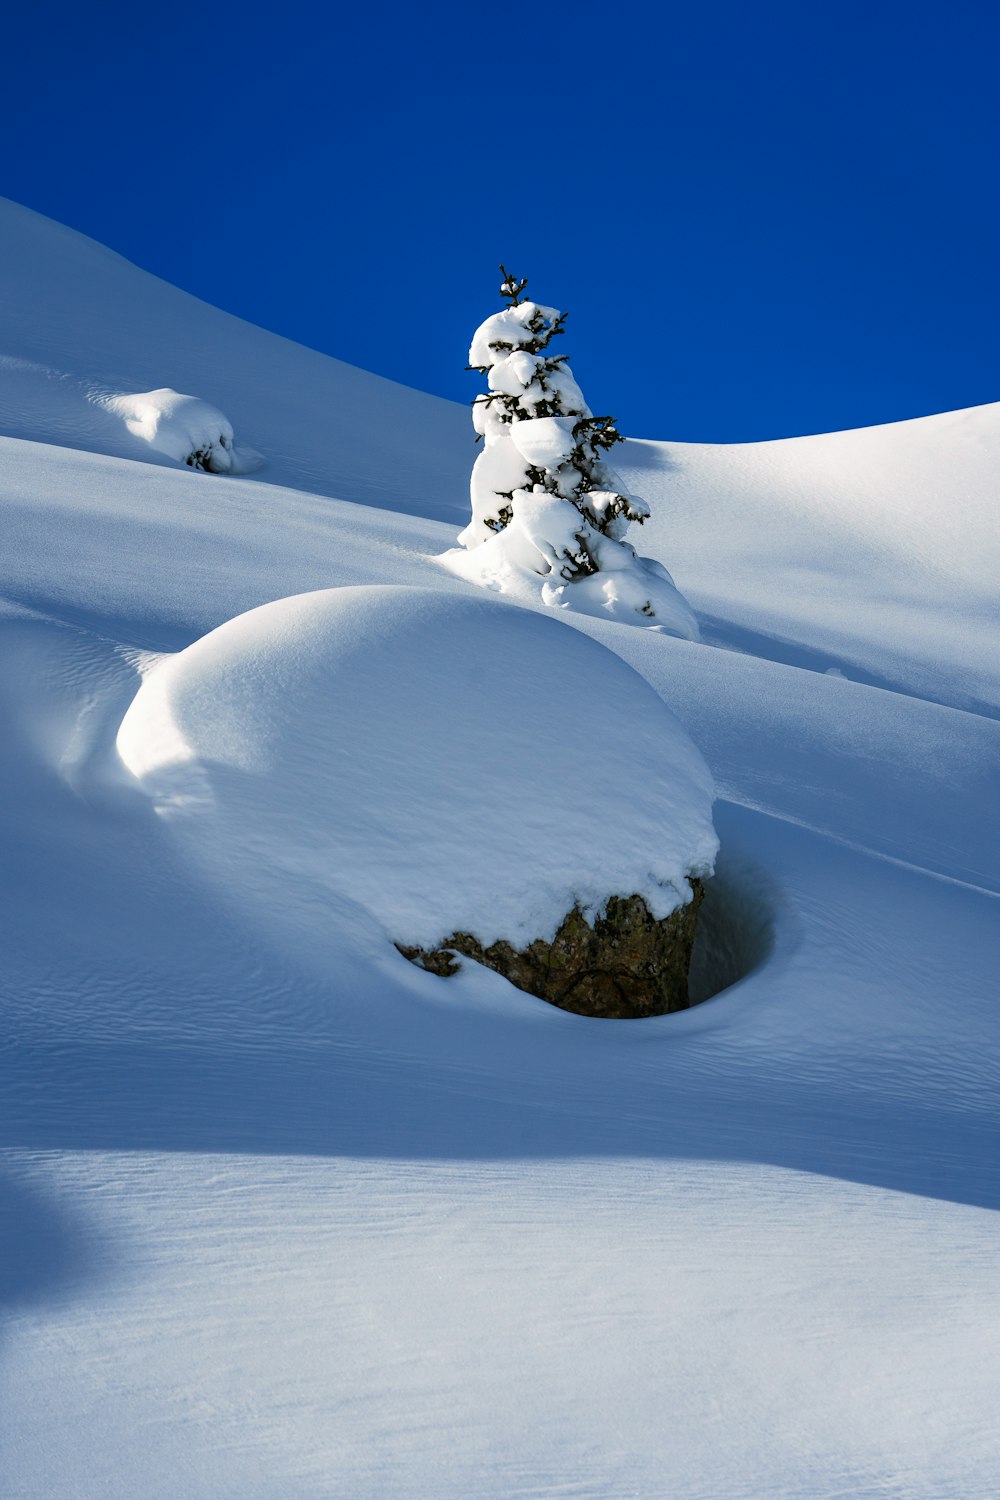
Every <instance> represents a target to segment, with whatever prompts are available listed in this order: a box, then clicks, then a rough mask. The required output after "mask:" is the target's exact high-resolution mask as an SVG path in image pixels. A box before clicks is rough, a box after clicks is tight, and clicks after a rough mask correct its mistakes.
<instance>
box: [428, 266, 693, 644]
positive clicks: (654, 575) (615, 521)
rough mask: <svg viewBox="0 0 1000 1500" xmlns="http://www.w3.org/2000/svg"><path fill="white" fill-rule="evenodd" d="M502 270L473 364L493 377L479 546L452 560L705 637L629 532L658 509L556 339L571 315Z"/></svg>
mask: <svg viewBox="0 0 1000 1500" xmlns="http://www.w3.org/2000/svg"><path fill="white" fill-rule="evenodd" d="M500 274H501V277H502V282H501V286H500V295H501V297H502V298H503V300H504V302H505V303H506V304H507V305H506V306H505V307H504V309H503V310H502V311H501V312H498V313H494V314H493V316H492V317H489V318H487V319H486V321H485V323H483V324H482V325H481V326H480V327H479V328H478V329H477V330H476V333H475V335H474V337H473V340H472V347H471V349H470V351H469V368H470V369H473V370H478V371H479V372H480V373H481V374H484V375H485V376H486V381H487V385H488V387H489V389H488V392H487V393H486V394H484V395H480V396H478V397H477V398H476V400H475V401H474V402H473V408H472V415H473V423H474V426H475V428H476V433H477V442H478V441H480V440H482V441H483V451H482V453H481V454H480V455H479V457H478V459H477V460H476V464H475V467H474V468H473V471H472V483H471V491H472V519H471V521H470V522H469V525H468V526H467V527H466V528H465V530H464V531H463V532H462V533H461V535H460V536H459V539H458V540H459V542H460V543H461V544H462V546H463V547H464V548H466V549H467V551H469V552H471V553H474V554H476V555H475V558H473V557H470V558H469V560H468V563H463V562H460V561H459V560H458V559H457V558H456V556H455V555H454V554H447V557H448V560H449V563H450V565H451V566H453V567H454V568H455V570H456V571H458V572H461V573H462V574H463V575H464V576H466V577H475V578H476V579H477V581H479V582H483V583H488V584H490V585H491V586H493V587H500V588H506V587H509V586H510V581H511V579H512V578H513V577H514V575H515V574H520V575H522V576H523V575H524V574H526V573H527V574H531V575H533V576H535V577H536V578H540V579H541V580H542V588H541V593H542V598H543V600H544V602H545V603H546V604H554V605H561V606H563V607H570V608H575V609H582V610H584V611H586V612H587V613H595V614H611V615H613V616H615V617H617V618H631V619H632V620H633V621H634V623H636V624H644V625H658V626H659V627H660V628H662V629H666V630H669V631H671V632H672V633H674V634H678V635H684V636H687V637H690V638H697V627H696V625H695V623H694V617H693V616H692V615H691V612H690V609H689V608H688V606H687V604H686V602H685V601H684V600H683V599H682V598H681V596H680V595H679V594H678V593H677V591H676V589H675V588H674V586H673V581H672V579H671V578H670V575H669V573H668V572H667V571H666V569H665V568H663V567H662V566H661V565H660V564H659V563H657V562H655V561H653V560H652V559H649V558H640V557H638V556H637V554H636V552H635V551H634V549H633V548H632V547H631V546H630V545H629V544H628V543H627V542H626V541H625V540H624V538H625V533H626V531H627V530H628V527H629V525H630V524H631V522H633V521H637V522H640V523H641V522H642V521H644V520H645V519H646V517H647V516H648V515H649V509H648V507H647V505H646V503H645V501H644V500H641V499H639V497H638V496H636V495H632V494H630V493H629V492H628V490H627V489H626V488H625V487H624V485H623V483H622V481H621V479H620V478H619V476H618V475H617V474H616V473H615V471H614V469H613V468H612V467H611V465H610V464H609V463H608V461H607V457H606V455H607V454H608V453H609V452H610V450H611V449H612V448H614V446H615V444H617V443H620V442H621V441H622V436H621V434H620V432H619V431H618V428H617V426H616V423H615V420H614V418H613V417H610V416H595V415H594V414H593V412H592V411H591V410H590V407H589V406H588V405H587V403H586V401H585V400H584V398H583V392H582V391H581V390H580V387H579V386H578V385H577V383H576V380H575V379H574V377H573V372H572V370H571V369H570V367H569V363H568V357H567V356H566V355H565V354H557V353H554V352H553V350H552V347H551V346H552V342H553V340H554V339H556V338H558V337H559V336H561V335H562V333H563V330H564V325H565V322H566V314H565V313H564V312H559V311H558V310H557V309H556V308H554V307H546V306H543V305H542V304H540V303H537V302H531V301H527V300H522V296H523V293H524V291H525V289H526V287H527V284H528V283H527V281H526V280H524V279H519V278H517V277H515V276H512V275H511V274H510V273H509V272H508V271H507V269H506V268H505V267H504V266H502V265H501V267H500ZM636 616H638V617H639V618H638V619H636V618H635V617H636Z"/></svg>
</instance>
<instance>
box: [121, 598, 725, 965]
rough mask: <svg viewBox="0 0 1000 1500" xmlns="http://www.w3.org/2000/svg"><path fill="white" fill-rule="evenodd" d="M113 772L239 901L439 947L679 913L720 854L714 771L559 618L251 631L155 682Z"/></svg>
mask: <svg viewBox="0 0 1000 1500" xmlns="http://www.w3.org/2000/svg"><path fill="white" fill-rule="evenodd" d="M118 751H119V754H120V755H121V757H122V760H123V761H124V763H125V765H126V766H127V767H128V768H129V770H130V771H132V772H133V774H134V775H135V776H137V777H138V778H139V779H140V780H141V781H142V783H143V784H144V785H145V786H146V787H147V788H148V790H149V792H150V795H151V796H152V797H153V798H154V800H155V802H156V804H157V807H158V809H159V811H160V812H161V813H162V814H163V815H164V816H165V817H167V818H168V819H169V820H170V821H171V823H172V824H174V825H175V826H177V827H178V830H179V831H180V832H181V834H182V836H186V837H188V838H190V839H193V841H194V842H195V844H196V845H197V846H199V848H200V849H201V850H202V853H203V857H204V858H205V860H206V862H207V863H208V864H209V865H210V866H211V867H212V868H213V869H214V870H216V871H217V872H218V874H219V878H220V879H221V881H222V883H223V885H224V886H225V887H226V888H227V889H230V890H231V889H232V886H233V884H234V883H235V882H239V885H240V888H241V894H242V893H243V892H244V890H245V891H246V893H247V894H249V893H251V892H252V893H254V894H256V896H257V898H258V899H259V900H260V902H261V905H262V906H263V907H264V910H265V912H266V911H270V912H277V913H279V914H282V915H285V914H287V908H288V907H289V906H294V912H295V917H296V919H297V921H298V922H299V923H300V924H302V925H311V926H313V927H315V926H316V924H317V923H318V924H319V926H320V928H321V929H322V928H325V927H326V926H327V925H328V923H329V917H328V916H327V915H326V914H325V913H326V909H327V908H328V907H329V906H331V905H333V904H337V903H342V902H343V901H345V900H348V901H356V902H357V903H358V904H359V905H360V906H362V907H364V909H365V910H366V911H368V912H370V913H371V914H372V915H373V916H375V917H376V918H377V919H378V920H379V921H380V922H381V924H382V926H383V928H384V930H385V932H386V934H387V936H388V937H389V938H390V939H391V940H393V941H396V942H400V943H405V944H408V945H415V946H420V947H425V948H426V947H436V946H437V945H438V944H439V943H441V942H442V941H443V940H444V939H445V938H446V937H448V935H449V934H450V933H453V932H458V931H461V932H472V933H475V935H476V936H477V937H479V938H480V940H481V941H482V942H483V943H485V944H487V945H488V944H490V943H494V942H497V941H498V940H499V939H501V938H505V939H506V940H507V941H508V942H511V943H513V944H514V945H515V946H517V947H525V946H527V944H528V943H530V942H531V941H532V940H533V939H534V938H538V937H542V938H547V939H551V938H552V937H553V936H554V935H555V931H556V928H557V927H558V926H559V923H560V922H561V921H562V919H563V917H565V916H566V914H567V912H568V911H570V910H571V908H572V907H573V906H574V905H579V906H581V907H582V908H583V909H584V910H585V911H586V912H587V913H588V914H589V915H591V916H592V917H593V916H596V915H597V914H598V913H599V912H600V911H601V910H602V909H603V907H604V905H605V902H606V900H607V898H608V896H611V895H616V894H617V895H631V894H633V893H634V894H637V895H640V896H642V897H643V898H644V899H645V901H646V904H647V906H648V907H649V908H650V910H651V911H652V912H653V914H654V916H657V917H666V916H669V915H670V913H671V912H672V911H674V910H675V909H676V908H677V907H678V906H681V905H684V904H685V903H686V902H687V901H689V900H690V897H691V889H690V886H689V885H688V882H687V878H686V877H687V876H688V875H689V874H690V875H697V876H701V877H706V876H708V875H710V874H711V873H712V868H713V862H714V859H715V854H716V850H717V845H718V841H717V839H716V837H715V833H714V830H713V828H712V815H711V806H712V795H713V792H712V780H711V776H710V775H709V772H708V768H707V766H706V765H705V762H704V761H703V760H702V758H701V756H700V755H699V754H698V751H697V750H696V749H695V747H694V745H693V744H692V743H691V741H690V739H689V738H688V736H687V735H686V734H685V732H684V730H683V729H682V728H681V727H680V725H679V724H678V722H677V720H676V719H675V718H674V716H673V714H672V713H671V712H670V710H669V709H668V708H666V706H665V705H664V703H663V701H662V700H661V699H660V698H659V697H658V696H657V695H656V693H655V692H653V691H652V689H651V688H650V687H649V684H648V683H647V682H645V681H644V680H643V678H642V677H640V676H639V674H638V673H637V672H633V671H632V670H631V669H630V668H629V667H627V666H626V665H625V664H624V662H622V661H621V659H620V658H619V657H617V656H615V655H614V654H613V653H612V652H610V651H606V650H605V649H604V648H603V647H602V646H599V645H598V644H597V643H596V642H594V641H589V640H587V639H586V637H584V636H581V635H578V634H577V633H576V632H575V631H567V630H563V629H562V628H561V626H560V625H559V624H558V623H557V622H556V621H555V620H549V619H546V618H544V617H543V616H540V615H536V614H531V613H529V612H528V611H526V610H510V609H506V608H504V606H503V605H502V604H499V603H494V602H493V601H491V600H488V599H487V600H480V599H456V598H452V597H449V596H447V595H445V594H441V593H436V592H434V591H431V590H422V589H398V588H384V587H382V588H377V587H373V588H354V589H328V590H325V591H324V592H320V593H313V594H302V595H298V596H297V597H295V598H292V599H282V600H279V601H277V602H276V603H274V604H266V605H263V606H262V607H261V608H260V609H255V610H253V611H251V612H250V614H247V615H241V616H240V617H239V618H238V619H236V620H233V621H231V622H230V623H229V624H227V625H223V626H220V628H219V629H218V630H216V631H213V632H212V634H211V635H208V636H205V637H204V638H203V639H202V640H200V641H198V642H196V643H195V644H194V645H193V646H189V647H188V649H187V650H186V651H182V652H181V654H180V655H179V656H176V657H173V658H172V659H170V660H169V661H167V662H165V663H164V664H163V665H161V666H159V667H157V668H156V669H155V671H153V672H152V673H151V674H150V675H149V676H148V677H147V678H146V680H145V682H144V683H143V686H142V687H141V688H140V690H139V694H138V696H137V698H136V701H135V703H134V704H133V705H132V707H131V708H130V709H129V711H128V713H127V714H126V716H125V720H124V723H123V724H122V728H121V731H120V733H119V735H118ZM612 767H613V768H615V769H616V771H617V772H618V774H619V776H620V777H621V783H622V784H621V785H620V786H619V787H618V788H617V789H616V792H615V796H614V798H613V799H611V801H610V803H609V802H608V800H607V799H606V798H605V795H604V793H603V788H602V785H601V783H602V768H612ZM529 871H530V875H529V874H528V872H529Z"/></svg>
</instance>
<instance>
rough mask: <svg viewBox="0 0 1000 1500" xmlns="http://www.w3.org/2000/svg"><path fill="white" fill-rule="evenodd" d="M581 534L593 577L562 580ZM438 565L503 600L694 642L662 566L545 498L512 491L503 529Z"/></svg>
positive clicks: (691, 623) (692, 627)
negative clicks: (592, 564) (507, 598)
mask: <svg viewBox="0 0 1000 1500" xmlns="http://www.w3.org/2000/svg"><path fill="white" fill-rule="evenodd" d="M523 425H524V426H528V423H524V424H523ZM513 446H514V445H513V443H508V444H506V447H508V448H513ZM492 451H495V450H492ZM589 498H590V497H589V496H588V499H589ZM598 498H599V499H603V498H604V497H603V496H599V497H598ZM584 528H585V529H586V538H587V547H588V549H589V551H590V553H591V555H592V556H593V558H594V560H595V562H596V563H597V571H596V572H594V573H589V574H587V575H585V576H579V577H570V578H567V577H566V576H565V574H564V571H563V561H564V559H565V557H566V556H567V554H568V553H570V552H571V551H572V550H573V549H574V548H578V546H579V534H580V531H581V529H584ZM437 560H438V562H439V563H440V564H441V565H442V566H443V567H445V568H447V569H448V570H449V572H451V573H454V574H456V575H457V577H459V578H464V579H465V580H466V581H467V582H468V583H477V584H479V585H480V586H482V587H485V588H488V589H492V590H493V592H494V593H497V594H508V595H509V596H510V597H511V599H514V600H517V602H518V603H519V604H524V605H528V606H531V605H537V604H539V603H542V604H545V605H548V606H549V607H550V608H553V609H567V610H573V611H575V612H576V613H577V614H583V615H596V616H597V617H598V619H605V620H617V621H618V622H619V623H620V624H625V625H641V626H643V627H645V628H646V629H647V630H652V631H658V632H659V633H660V634H661V635H674V636H679V637H680V638H681V639H682V640H686V641H697V640H699V639H700V636H699V631H698V622H697V620H696V619H695V616H694V613H693V611H692V609H691V606H690V605H689V604H688V602H687V600H686V599H685V598H684V595H683V594H682V593H681V592H680V590H679V589H678V588H677V586H676V584H675V583H674V580H673V578H672V577H671V576H670V574H669V573H668V572H667V570H666V568H665V567H664V566H663V564H662V563H660V562H657V561H656V559H655V558H652V557H640V556H639V554H638V553H637V552H636V550H635V548H634V547H632V546H631V545H630V544H629V543H628V542H625V541H619V540H617V539H616V538H615V537H612V536H604V535H602V534H601V532H599V531H597V530H596V528H594V527H591V526H588V525H587V523H586V521H585V520H584V519H583V518H582V517H581V516H580V513H579V512H578V511H577V510H576V509H575V507H572V506H569V505H566V504H565V503H564V502H563V501H561V500H559V499H558V498H557V497H555V496H553V495H549V494H545V493H544V492H543V493H532V492H530V491H527V490H519V491H517V492H516V493H515V495H514V499H513V501H512V504H511V516H510V520H509V521H508V523H507V525H506V526H505V527H504V529H503V530H502V531H500V532H497V534H496V535H495V536H492V537H490V539H489V541H486V542H482V543H480V545H479V546H478V547H474V548H473V549H471V550H470V551H466V550H465V548H464V547H452V548H450V549H449V550H448V551H447V552H443V553H441V555H440V556H439V557H438V559H437Z"/></svg>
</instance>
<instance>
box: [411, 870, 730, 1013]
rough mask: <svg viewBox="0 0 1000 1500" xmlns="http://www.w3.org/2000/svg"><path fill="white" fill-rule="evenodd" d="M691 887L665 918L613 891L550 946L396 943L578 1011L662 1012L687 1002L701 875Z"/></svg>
mask: <svg viewBox="0 0 1000 1500" xmlns="http://www.w3.org/2000/svg"><path fill="white" fill-rule="evenodd" d="M690 885H691V892H692V896H691V900H690V902H689V903H688V904H687V905H686V906H681V907H678V909H677V910H676V911H675V912H671V914H670V916H669V917H663V918H662V919H657V918H656V917H654V916H653V914H652V913H651V911H650V910H649V907H648V906H647V905H646V903H645V901H644V900H643V898H642V897H641V896H612V897H611V899H610V900H609V901H608V904H607V909H606V910H605V912H604V914H603V915H602V916H599V917H597V919H596V920H595V921H594V923H593V925H591V924H590V923H589V922H588V921H587V918H586V917H585V916H584V914H583V912H582V911H581V910H580V908H579V907H578V906H574V907H573V909H572V911H570V912H568V913H567V915H566V916H565V917H564V918H563V920H562V923H561V924H560V927H559V930H558V931H557V933H556V935H555V937H554V938H553V939H552V941H551V943H547V942H545V941H544V940H543V939H541V938H537V939H536V940H535V941H534V942H533V943H529V945H528V947H527V948H525V949H524V950H523V951H521V952H518V950H517V949H516V948H514V947H512V946H511V944H510V943H507V942H499V943H493V944H492V946H491V947H489V948H484V947H483V945H482V943H481V942H480V941H479V939H478V938H476V937H473V935H472V934H471V933H468V932H455V933H452V935H451V937H450V938H447V939H445V941H444V942H443V943H442V944H441V946H440V947H438V948H434V949H430V950H428V949H423V948H406V947H403V946H402V945H397V946H399V951H400V953H402V954H403V955H404V957H406V958H408V959H410V961H411V962H412V963H415V964H417V965H419V967H420V968H422V969H427V970H428V971H429V972H430V973H432V974H439V975H441V976H443V977H446V976H447V975H449V974H454V973H455V972H456V970H457V969H458V967H459V965H458V960H457V958H456V956H455V955H456V954H462V955H464V956H465V957H466V958H473V959H475V960H476V962H477V963H481V964H484V965H485V966H486V968H488V969H495V970H496V972H497V973H498V974H502V975H503V976H504V978H505V979H509V980H510V982H511V984H513V985H516V986H517V988H518V989H519V990H526V991H527V992H528V994H529V995H537V996H538V997H539V999H541V1000H547V1001H548V1002H549V1004H550V1005H558V1006H559V1008H560V1009H561V1010H571V1011H574V1012H575V1013H576V1014H577V1015H581V1016H604V1017H608V1018H610V1019H615V1020H635V1019H637V1018H639V1017H642V1016H662V1015H666V1014H667V1013H668V1012H669V1011H675V1010H686V1009H687V1006H688V969H689V967H690V964H691V950H692V948H693V947H694V936H695V929H696V926H697V922H698V908H699V906H700V905H701V901H702V896H703V894H704V891H703V887H702V883H701V881H700V880H694V879H693V880H691V882H690Z"/></svg>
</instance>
